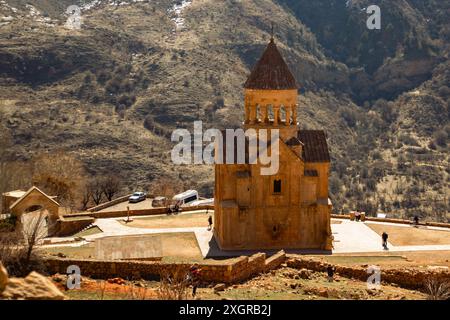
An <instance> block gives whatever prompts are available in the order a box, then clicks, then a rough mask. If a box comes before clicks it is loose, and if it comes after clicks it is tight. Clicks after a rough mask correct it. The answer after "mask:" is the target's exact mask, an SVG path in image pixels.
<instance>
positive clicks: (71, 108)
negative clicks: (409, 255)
mask: <svg viewBox="0 0 450 320" xmlns="http://www.w3.org/2000/svg"><path fill="white" fill-rule="evenodd" d="M74 2H76V1H65V0H64V1H60V0H58V1H57V0H48V1H37V0H36V1H21V0H15V1H13V0H11V1H0V128H3V129H2V131H3V133H2V135H3V134H7V135H9V136H11V139H12V141H13V147H11V148H9V149H8V150H7V152H5V153H4V154H3V158H4V159H6V160H5V161H17V160H19V161H29V160H30V159H32V158H33V157H34V156H35V155H36V153H41V152H49V153H54V152H56V151H58V150H64V151H66V152H68V153H70V154H73V155H76V156H77V157H79V158H80V159H81V160H82V161H83V163H84V164H85V166H86V169H87V170H88V172H89V174H91V175H101V174H105V173H114V174H115V175H118V176H120V177H121V178H122V180H123V181H124V183H125V185H126V189H128V190H135V189H137V188H148V187H149V186H150V185H152V184H155V183H156V182H158V181H159V182H160V183H164V184H171V185H172V186H173V188H174V189H175V190H181V189H187V188H197V189H199V190H200V191H201V192H202V193H203V194H204V195H212V188H213V181H214V173H213V167H211V166H194V165H189V166H182V167H179V166H174V165H173V164H172V163H171V159H170V150H171V148H172V146H173V145H174V144H173V143H172V142H171V141H170V137H171V134H172V131H173V130H174V129H176V128H187V129H189V130H190V131H191V132H192V130H193V121H194V120H203V122H204V127H205V129H206V128H208V127H215V128H219V129H222V128H229V127H235V126H237V125H239V124H240V123H241V122H242V119H243V116H244V114H243V89H242V86H243V83H244V82H245V80H246V77H247V76H248V74H249V72H250V68H251V67H252V66H253V65H254V63H255V62H256V60H257V59H258V57H259V56H260V54H261V53H262V50H263V49H264V48H265V46H266V45H267V43H268V40H269V38H270V33H271V23H272V22H273V23H274V24H275V38H276V42H277V45H278V47H279V48H280V49H281V51H282V54H283V56H284V57H285V60H286V62H287V63H288V65H289V67H290V68H291V70H292V71H293V73H294V75H295V77H296V78H297V81H298V83H299V84H300V85H301V89H300V91H299V92H300V93H301V95H300V98H299V110H298V113H299V121H300V124H301V126H302V128H318V129H325V130H326V131H327V133H328V138H329V145H330V148H331V155H332V158H333V163H332V167H333V172H332V175H331V178H330V190H331V197H332V200H333V203H334V210H335V211H336V212H340V211H341V210H355V209H360V210H363V211H367V212H369V213H373V212H375V211H376V210H379V211H386V212H392V213H393V214H395V215H396V216H400V215H406V216H411V215H414V214H421V215H422V216H423V217H425V216H426V217H428V218H429V219H434V220H445V221H447V220H448V219H449V218H450V216H449V211H450V210H449V208H450V199H449V198H448V194H449V188H448V185H449V173H450V170H449V159H448V157H449V153H448V147H449V146H448V135H449V134H450V124H449V104H450V89H449V83H450V74H449V73H450V68H449V67H450V63H449V60H448V54H449V37H450V24H449V23H448V19H446V17H448V13H449V10H450V6H449V4H448V2H447V1H440V0H436V1H434V0H396V1H384V0H383V1H364V0H353V1H352V0H348V1H345V0H340V1H338V0H315V1H309V0H278V1H270V0H245V1H239V0H221V1H219V0H193V1H189V0H184V1H172V0H161V1H158V2H156V1H137V0H134V1H106V0H97V1H78V5H80V7H81V8H82V12H81V17H82V19H83V20H82V28H81V30H70V29H68V28H66V27H65V26H64V25H65V23H66V20H67V19H68V15H67V14H65V11H66V8H67V7H68V6H69V5H72V4H73V3H74ZM370 4H378V5H379V6H380V7H381V11H382V29H381V30H368V29H367V27H366V20H367V17H368V15H367V13H366V11H365V8H366V7H367V6H368V5H370ZM124 191H125V190H124Z"/></svg>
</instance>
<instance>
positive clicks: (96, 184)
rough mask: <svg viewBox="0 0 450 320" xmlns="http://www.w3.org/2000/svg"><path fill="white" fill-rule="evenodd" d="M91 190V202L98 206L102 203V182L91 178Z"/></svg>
mask: <svg viewBox="0 0 450 320" xmlns="http://www.w3.org/2000/svg"><path fill="white" fill-rule="evenodd" d="M88 188H90V189H91V193H92V196H91V197H92V200H93V201H94V203H95V204H96V205H99V204H100V203H101V202H102V198H103V188H102V182H101V180H100V178H92V179H91V180H90V181H89V187H88Z"/></svg>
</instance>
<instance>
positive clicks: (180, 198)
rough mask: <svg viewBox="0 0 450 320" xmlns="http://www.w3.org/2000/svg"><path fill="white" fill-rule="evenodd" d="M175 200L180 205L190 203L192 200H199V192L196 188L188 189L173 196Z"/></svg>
mask: <svg viewBox="0 0 450 320" xmlns="http://www.w3.org/2000/svg"><path fill="white" fill-rule="evenodd" d="M172 200H173V202H174V203H178V204H179V205H180V206H182V205H189V204H190V203H191V202H194V201H197V200H198V192H197V191H196V190H188V191H185V192H183V193H180V194H177V195H176V196H174V197H173V199H172Z"/></svg>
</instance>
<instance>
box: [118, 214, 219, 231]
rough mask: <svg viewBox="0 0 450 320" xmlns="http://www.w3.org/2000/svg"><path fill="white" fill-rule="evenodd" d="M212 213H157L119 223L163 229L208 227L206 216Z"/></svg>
mask: <svg viewBox="0 0 450 320" xmlns="http://www.w3.org/2000/svg"><path fill="white" fill-rule="evenodd" d="M209 216H211V217H213V222H214V215H213V214H212V212H211V211H209V213H208V214H206V211H200V212H196V213H181V214H178V215H170V216H169V215H159V216H154V217H146V218H133V222H129V223H125V222H123V221H120V223H121V224H123V225H126V226H128V227H135V228H148V229H164V228H193V227H205V228H206V227H208V217H209Z"/></svg>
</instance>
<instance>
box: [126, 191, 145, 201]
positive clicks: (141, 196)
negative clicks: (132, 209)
mask: <svg viewBox="0 0 450 320" xmlns="http://www.w3.org/2000/svg"><path fill="white" fill-rule="evenodd" d="M145 199H147V194H146V193H145V192H135V193H133V194H132V195H131V197H129V198H128V202H130V203H138V202H141V201H144V200H145Z"/></svg>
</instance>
